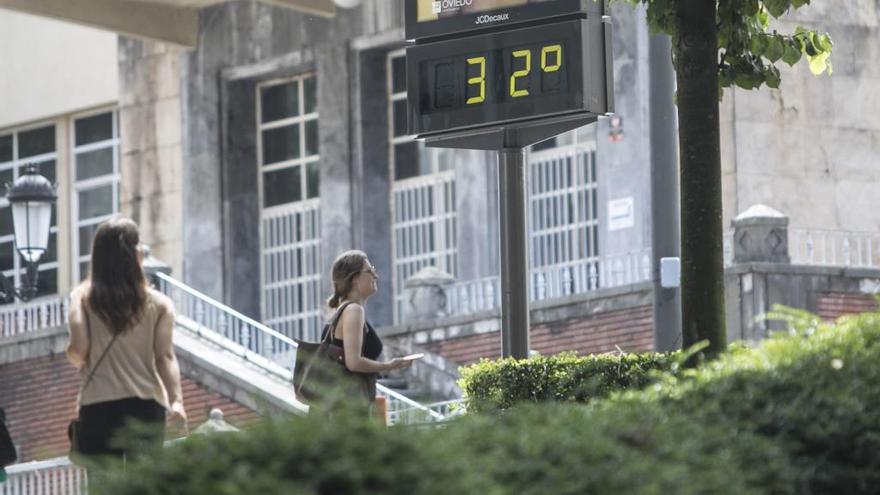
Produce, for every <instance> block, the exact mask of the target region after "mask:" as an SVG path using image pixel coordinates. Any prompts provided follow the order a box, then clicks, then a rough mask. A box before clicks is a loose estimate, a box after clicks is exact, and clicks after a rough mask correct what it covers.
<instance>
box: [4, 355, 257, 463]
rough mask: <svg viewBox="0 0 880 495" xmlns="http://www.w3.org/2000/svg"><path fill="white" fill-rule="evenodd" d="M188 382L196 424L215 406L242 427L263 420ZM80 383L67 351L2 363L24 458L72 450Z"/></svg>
mask: <svg viewBox="0 0 880 495" xmlns="http://www.w3.org/2000/svg"><path fill="white" fill-rule="evenodd" d="M182 385H183V396H184V406H185V407H186V410H187V414H188V416H189V424H190V428H194V427H196V426H198V425H200V424H201V423H203V422H204V421H205V420H206V419H207V415H208V412H209V411H210V410H211V408H213V407H219V408H220V409H222V410H223V413H224V416H225V419H226V421H227V422H229V423H231V424H233V425H236V426H243V425H246V424H248V423H251V422H253V421H256V420H257V419H259V415H258V414H257V413H256V412H254V411H252V410H250V409H248V408H246V407H244V406H242V405H240V404H238V403H236V402H234V401H232V400H231V399H228V398H226V397H223V396H221V395H219V394H216V393H214V392H211V391H209V390H207V389H205V388H204V387H202V386H200V385H199V384H198V383H196V382H194V381H192V380H190V379H188V378H186V377H184V378H183V383H182ZM78 386H79V379H78V376H77V374H76V371H75V370H74V368H73V367H72V366H71V365H70V363H68V361H67V358H66V357H65V356H63V355H54V356H49V357H43V358H36V359H30V360H26V361H19V362H16V363H12V364H7V365H0V407H2V408H3V409H5V410H6V416H7V426H8V427H9V432H10V434H11V435H12V438H13V441H15V443H16V445H17V446H18V448H19V457H20V459H19V461H20V462H24V461H30V460H34V459H46V458H51V457H56V456H59V455H65V454H66V453H67V452H68V450H69V448H70V444H69V443H68V441H67V425H68V423H69V422H70V420H71V419H72V418H73V417H74V414H75V408H76V393H77V388H78Z"/></svg>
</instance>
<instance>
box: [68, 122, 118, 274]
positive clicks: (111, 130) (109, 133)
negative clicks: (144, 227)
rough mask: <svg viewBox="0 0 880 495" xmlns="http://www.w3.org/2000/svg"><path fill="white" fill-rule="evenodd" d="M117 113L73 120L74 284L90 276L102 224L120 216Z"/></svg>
mask: <svg viewBox="0 0 880 495" xmlns="http://www.w3.org/2000/svg"><path fill="white" fill-rule="evenodd" d="M117 129H118V125H117V113H116V112H115V111H112V110H110V111H107V110H104V111H101V112H99V113H90V114H87V115H77V116H74V117H73V119H72V124H71V133H70V135H71V143H72V152H71V157H72V160H71V161H72V172H71V181H72V183H73V188H72V193H71V206H72V207H71V225H72V226H73V228H72V229H71V232H72V242H71V246H72V253H73V266H72V268H71V270H72V276H73V280H75V281H77V280H83V279H85V278H87V277H88V276H89V258H90V256H91V252H92V239H93V238H94V236H95V231H96V230H97V228H98V225H99V224H100V223H101V222H104V221H105V220H107V219H109V218H111V217H112V216H113V215H115V214H116V213H118V212H119V134H118V131H117Z"/></svg>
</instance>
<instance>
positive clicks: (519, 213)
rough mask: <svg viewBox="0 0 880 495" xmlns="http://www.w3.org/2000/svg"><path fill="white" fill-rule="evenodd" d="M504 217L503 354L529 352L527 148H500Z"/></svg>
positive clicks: (500, 185)
mask: <svg viewBox="0 0 880 495" xmlns="http://www.w3.org/2000/svg"><path fill="white" fill-rule="evenodd" d="M498 195H499V201H500V204H499V207H500V208H499V211H500V221H501V242H500V245H501V355H502V356H503V357H513V358H517V359H522V358H526V357H528V355H529V292H528V289H529V277H528V265H529V258H528V252H529V251H528V239H527V236H526V159H525V149H524V148H506V149H501V150H499V151H498Z"/></svg>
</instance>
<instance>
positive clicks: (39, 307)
mask: <svg viewBox="0 0 880 495" xmlns="http://www.w3.org/2000/svg"><path fill="white" fill-rule="evenodd" d="M67 306H68V299H67V298H66V297H60V296H50V297H44V298H40V299H37V300H35V301H30V302H26V303H15V304H10V305H8V306H4V307H0V338H3V337H12V336H14V335H18V334H22V333H27V332H33V331H36V330H41V329H43V328H52V327H57V326H60V325H65V324H67Z"/></svg>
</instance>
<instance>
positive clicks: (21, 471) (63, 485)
mask: <svg viewBox="0 0 880 495" xmlns="http://www.w3.org/2000/svg"><path fill="white" fill-rule="evenodd" d="M6 474H8V475H9V479H8V480H6V482H5V483H0V495H84V494H85V493H86V471H85V469H83V468H80V467H78V466H76V465H74V464H73V463H71V462H70V460H69V459H68V458H67V457H58V458H55V459H49V460H46V461H34V462H26V463H21V464H14V465H12V466H7V467H6Z"/></svg>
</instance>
